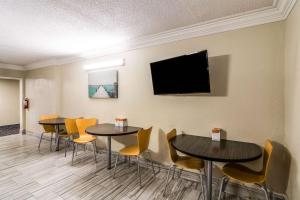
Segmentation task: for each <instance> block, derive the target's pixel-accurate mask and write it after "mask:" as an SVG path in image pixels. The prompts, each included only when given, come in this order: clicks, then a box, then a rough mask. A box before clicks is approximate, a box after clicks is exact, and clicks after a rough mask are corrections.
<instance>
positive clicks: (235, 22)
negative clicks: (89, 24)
mask: <svg viewBox="0 0 300 200" xmlns="http://www.w3.org/2000/svg"><path fill="white" fill-rule="evenodd" d="M295 3H296V0H274V3H273V5H272V6H270V7H266V8H263V9H258V10H255V11H250V12H244V13H241V14H238V15H233V16H229V17H224V18H219V19H215V20H211V21H207V22H205V23H199V24H194V25H191V26H185V27H181V28H177V29H173V30H169V31H165V32H161V33H157V34H153V35H149V36H144V37H140V38H135V39H132V40H129V41H127V42H126V43H127V44H126V45H124V44H118V47H117V46H113V47H111V48H108V49H104V50H101V51H94V53H93V52H92V51H91V52H87V53H86V55H90V56H83V55H84V54H81V55H77V56H72V57H65V58H60V59H49V60H45V61H42V62H37V63H32V64H29V65H26V66H24V68H25V69H26V70H31V69H37V68H42V67H47V66H54V65H64V64H69V63H74V62H81V61H85V60H87V59H90V58H96V57H102V56H107V55H112V54H117V53H121V52H126V51H131V50H135V49H140V48H145V47H151V46H156V45H161V44H166V43H170V42H175V41H179V40H184V39H189V38H194V37H199V36H206V35H211V34H216V33H222V32H226V31H231V30H236V29H241V28H246V27H251V26H256V25H261V24H266V23H272V22H277V21H282V20H285V19H286V18H287V17H288V15H289V14H290V12H291V10H292V8H293V7H294V5H295ZM120 46H123V47H120Z"/></svg>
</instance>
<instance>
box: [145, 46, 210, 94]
mask: <svg viewBox="0 0 300 200" xmlns="http://www.w3.org/2000/svg"><path fill="white" fill-rule="evenodd" d="M150 66H151V74H152V84H153V90H154V94H155V95H160V94H193V93H210V82H209V71H208V56H207V50H205V51H201V52H197V53H193V54H189V55H183V56H179V57H175V58H170V59H167V60H162V61H158V62H153V63H151V64H150Z"/></svg>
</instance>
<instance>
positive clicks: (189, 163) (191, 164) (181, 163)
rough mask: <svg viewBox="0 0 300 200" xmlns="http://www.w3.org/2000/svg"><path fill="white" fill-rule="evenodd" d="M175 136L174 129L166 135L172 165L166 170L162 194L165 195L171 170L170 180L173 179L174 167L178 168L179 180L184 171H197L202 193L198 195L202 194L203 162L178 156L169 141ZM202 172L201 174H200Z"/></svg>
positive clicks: (189, 157)
mask: <svg viewBox="0 0 300 200" xmlns="http://www.w3.org/2000/svg"><path fill="white" fill-rule="evenodd" d="M176 135H177V131H176V129H173V130H171V131H170V132H169V133H167V141H168V144H169V145H168V146H169V153H170V157H171V160H172V162H173V163H172V164H171V165H170V167H169V170H168V175H167V179H166V185H165V189H164V192H163V194H164V195H165V193H166V190H167V187H168V184H169V177H170V173H171V170H173V175H172V179H174V175H175V169H176V167H178V168H180V172H179V175H178V177H179V178H180V176H181V173H182V171H183V170H184V169H193V170H199V172H200V183H201V187H202V192H201V193H200V195H201V194H203V192H204V185H203V177H202V175H205V173H204V166H205V165H204V161H203V160H201V159H199V158H195V157H191V156H179V155H178V154H177V152H176V150H175V149H174V148H173V146H172V144H171V141H172V139H173V138H175V137H176ZM202 171H203V172H202Z"/></svg>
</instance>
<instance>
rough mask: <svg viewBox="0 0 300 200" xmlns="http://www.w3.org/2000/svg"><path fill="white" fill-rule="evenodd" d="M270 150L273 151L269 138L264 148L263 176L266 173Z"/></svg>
mask: <svg viewBox="0 0 300 200" xmlns="http://www.w3.org/2000/svg"><path fill="white" fill-rule="evenodd" d="M272 152H273V145H272V142H271V141H270V140H267V141H266V143H265V148H264V158H263V171H262V173H263V175H264V176H265V178H266V176H267V175H268V171H269V163H270V159H271V155H272Z"/></svg>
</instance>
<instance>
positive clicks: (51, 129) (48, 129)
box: [40, 115, 58, 133]
mask: <svg viewBox="0 0 300 200" xmlns="http://www.w3.org/2000/svg"><path fill="white" fill-rule="evenodd" d="M56 118H58V115H41V116H40V120H47V119H56ZM42 126H43V129H44V131H45V132H46V133H54V132H55V126H53V125H42Z"/></svg>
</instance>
